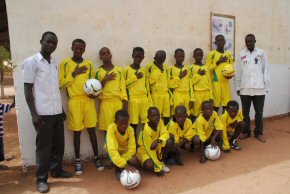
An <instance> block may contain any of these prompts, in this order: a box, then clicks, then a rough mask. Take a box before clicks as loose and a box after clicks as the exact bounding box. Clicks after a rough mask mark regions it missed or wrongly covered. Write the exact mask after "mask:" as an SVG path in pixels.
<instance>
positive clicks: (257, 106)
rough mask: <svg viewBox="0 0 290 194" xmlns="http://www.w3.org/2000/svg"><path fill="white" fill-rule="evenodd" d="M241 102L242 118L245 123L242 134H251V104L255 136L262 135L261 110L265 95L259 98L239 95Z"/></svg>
mask: <svg viewBox="0 0 290 194" xmlns="http://www.w3.org/2000/svg"><path fill="white" fill-rule="evenodd" d="M240 97H241V101H242V108H243V116H244V121H245V123H246V127H245V131H244V132H243V133H247V134H249V135H250V134H251V128H250V115H249V114H250V108H251V103H252V102H253V105H254V110H255V125H256V128H255V131H254V133H255V135H263V109H264V101H265V95H260V96H248V95H240Z"/></svg>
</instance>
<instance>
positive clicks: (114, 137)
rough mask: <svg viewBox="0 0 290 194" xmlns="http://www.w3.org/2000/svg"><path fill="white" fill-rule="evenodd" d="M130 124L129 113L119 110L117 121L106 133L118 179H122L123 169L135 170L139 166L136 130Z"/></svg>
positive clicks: (109, 152)
mask: <svg viewBox="0 0 290 194" xmlns="http://www.w3.org/2000/svg"><path fill="white" fill-rule="evenodd" d="M128 125H129V114H128V112H127V111H125V110H118V111H117V112H116V114H115V122H114V123H113V124H111V125H110V126H109V128H108V130H107V134H106V148H107V150H108V154H109V158H110V159H111V161H112V162H113V163H114V165H115V173H116V179H117V180H119V179H120V174H121V171H122V170H123V169H126V170H128V171H135V170H136V168H135V167H137V166H138V159H137V157H136V156H135V154H136V142H135V136H134V130H133V128H132V127H131V126H128ZM134 166H135V167H134Z"/></svg>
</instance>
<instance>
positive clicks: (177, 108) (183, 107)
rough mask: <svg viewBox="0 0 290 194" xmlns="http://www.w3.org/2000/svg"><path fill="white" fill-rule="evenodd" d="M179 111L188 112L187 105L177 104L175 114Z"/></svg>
mask: <svg viewBox="0 0 290 194" xmlns="http://www.w3.org/2000/svg"><path fill="white" fill-rule="evenodd" d="M177 112H178V113H181V112H182V113H183V112H185V113H186V112H187V111H186V108H185V106H177V107H176V108H175V114H176V113H177Z"/></svg>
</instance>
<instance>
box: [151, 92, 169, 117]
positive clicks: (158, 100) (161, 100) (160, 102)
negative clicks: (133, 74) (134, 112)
mask: <svg viewBox="0 0 290 194" xmlns="http://www.w3.org/2000/svg"><path fill="white" fill-rule="evenodd" d="M152 101H153V105H154V106H155V107H157V108H158V110H159V112H160V115H161V116H162V117H170V95H169V94H168V93H166V94H152Z"/></svg>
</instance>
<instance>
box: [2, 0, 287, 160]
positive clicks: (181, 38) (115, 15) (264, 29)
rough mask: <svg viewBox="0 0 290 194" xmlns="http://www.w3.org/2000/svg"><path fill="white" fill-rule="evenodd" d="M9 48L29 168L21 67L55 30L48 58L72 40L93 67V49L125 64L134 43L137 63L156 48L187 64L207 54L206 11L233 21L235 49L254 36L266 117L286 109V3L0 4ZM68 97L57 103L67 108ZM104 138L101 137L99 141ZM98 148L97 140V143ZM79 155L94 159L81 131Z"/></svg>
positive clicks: (61, 53) (30, 144) (64, 51)
mask: <svg viewBox="0 0 290 194" xmlns="http://www.w3.org/2000/svg"><path fill="white" fill-rule="evenodd" d="M6 4H7V13H8V22H9V34H10V41H11V50H12V57H13V62H14V64H17V68H16V71H15V75H14V78H15V89H16V101H17V112H18V128H19V136H20V145H21V152H22V157H23V163H24V165H32V164H34V163H35V131H34V129H33V126H32V122H31V118H30V113H29V109H28V107H27V105H26V102H25V98H24V92H23V81H22V78H23V77H22V72H21V67H20V64H21V62H22V61H23V60H24V59H25V58H27V57H29V56H30V55H32V54H34V53H36V52H37V51H39V49H40V44H39V40H40V37H41V35H42V33H43V32H44V31H47V30H50V31H54V32H55V33H56V34H57V35H58V38H59V44H58V48H57V50H56V52H55V53H54V57H55V58H56V59H58V60H61V59H63V58H66V57H68V56H71V51H70V46H71V42H72V40H73V39H75V38H83V39H84V40H85V41H86V42H87V49H86V53H85V57H87V58H90V59H91V60H93V61H94V62H95V63H96V66H99V64H100V61H99V59H98V51H99V49H100V48H101V47H103V46H107V47H109V48H110V49H111V51H112V54H113V63H114V64H116V65H119V66H125V65H127V64H129V63H130V62H131V52H132V48H133V47H134V46H142V47H143V48H144V49H145V52H146V57H145V59H144V63H143V65H145V64H146V63H148V62H150V61H152V59H153V55H154V53H155V51H156V50H158V49H164V50H165V51H166V52H167V56H168V57H167V60H166V62H167V63H168V64H170V65H171V64H172V63H173V52H174V50H175V49H176V48H178V47H181V48H183V49H184V50H185V52H186V60H185V62H186V63H187V64H191V63H193V60H192V51H193V49H195V48H196V47H201V48H202V49H204V51H205V54H207V53H208V52H209V45H210V26H209V20H210V12H215V13H221V14H228V15H234V16H236V51H240V50H241V49H242V48H243V47H244V41H243V40H244V36H245V35H246V34H248V33H254V34H255V35H256V37H257V46H259V47H261V48H263V49H265V50H266V51H267V52H268V54H269V59H270V63H271V64H273V65H271V70H270V71H271V78H272V82H271V88H272V90H271V92H270V93H269V95H267V97H266V106H265V116H273V115H276V114H283V113H286V112H289V111H290V102H289V100H290V97H289V96H290V95H289V89H290V85H289V83H290V81H289V75H290V73H289V70H288V68H289V66H290V65H289V61H290V55H289V50H290V38H289V34H290V22H289V18H290V12H288V9H287V8H288V7H289V5H290V2H289V1H288V0H280V1H275V0H269V1H263V0H256V1H252V0H244V1H232V0H224V1H222V3H221V1H218V0H208V1H203V0H195V1H192V0H182V1H181V0H158V1H156V0H147V1H144V0H134V1H132V0H131V1H130V0H122V1H121V0H82V1H75V0H62V1H57V0H50V1H44V0H26V1H19V0H9V1H6ZM66 101H67V99H66V97H65V95H63V102H64V106H65V108H66ZM99 139H101V140H102V141H103V138H99ZM99 143H100V144H99V147H101V144H102V142H99ZM81 153H82V155H83V156H90V155H92V151H91V148H90V145H89V140H88V135H87V133H83V135H82V145H81ZM65 154H66V157H67V158H72V156H73V143H72V133H71V132H70V131H66V150H65Z"/></svg>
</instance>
